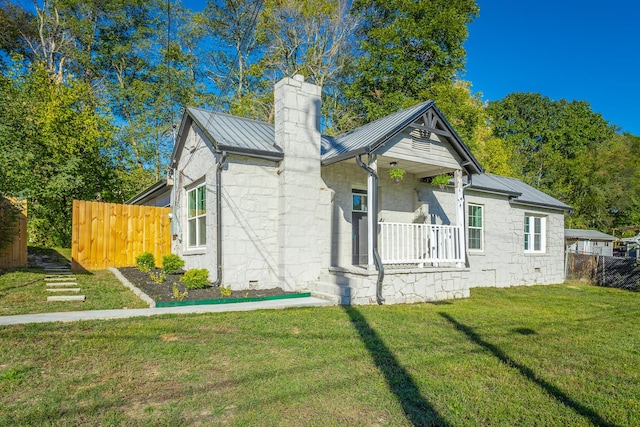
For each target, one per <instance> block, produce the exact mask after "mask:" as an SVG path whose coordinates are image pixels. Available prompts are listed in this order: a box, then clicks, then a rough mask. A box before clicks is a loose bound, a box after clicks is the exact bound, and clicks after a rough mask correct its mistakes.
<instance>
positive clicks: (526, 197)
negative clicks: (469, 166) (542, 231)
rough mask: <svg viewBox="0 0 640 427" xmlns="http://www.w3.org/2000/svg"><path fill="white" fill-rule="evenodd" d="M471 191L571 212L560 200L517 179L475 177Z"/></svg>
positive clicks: (524, 203)
mask: <svg viewBox="0 0 640 427" xmlns="http://www.w3.org/2000/svg"><path fill="white" fill-rule="evenodd" d="M470 189H471V190H476V191H481V192H488V193H498V194H504V195H507V196H509V197H510V198H511V200H510V201H511V203H515V204H521V205H528V206H540V207H546V208H552V209H560V210H563V211H571V210H572V208H571V206H569V205H567V204H565V203H563V202H561V201H560V200H558V199H556V198H554V197H551V196H549V195H548V194H545V193H543V192H542V191H540V190H538V189H535V188H533V187H532V186H530V185H528V184H525V183H524V182H522V181H520V180H519V179H516V178H508V177H506V176H498V175H491V174H488V173H484V174H479V175H473V177H472V179H471V187H470Z"/></svg>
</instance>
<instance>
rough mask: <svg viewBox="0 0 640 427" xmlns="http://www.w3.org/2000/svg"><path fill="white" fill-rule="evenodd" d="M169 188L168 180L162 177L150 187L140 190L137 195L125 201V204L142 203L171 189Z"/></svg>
mask: <svg viewBox="0 0 640 427" xmlns="http://www.w3.org/2000/svg"><path fill="white" fill-rule="evenodd" d="M169 189H170V186H168V185H167V180H166V179H161V180H160V181H158V182H156V183H154V184H152V185H150V186H149V187H147V188H145V189H144V190H142V191H141V192H139V193H138V194H136V195H135V196H133V197H132V198H130V199H129V200H127V201H126V202H124V204H125V205H140V204H143V203H145V202H147V201H148V200H150V199H152V198H154V197H157V196H159V195H160V194H162V193H164V192H166V191H169Z"/></svg>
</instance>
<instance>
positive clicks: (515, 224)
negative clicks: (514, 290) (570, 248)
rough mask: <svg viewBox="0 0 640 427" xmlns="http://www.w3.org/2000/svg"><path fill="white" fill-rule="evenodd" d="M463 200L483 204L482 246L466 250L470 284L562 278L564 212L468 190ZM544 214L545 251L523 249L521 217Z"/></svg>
mask: <svg viewBox="0 0 640 427" xmlns="http://www.w3.org/2000/svg"><path fill="white" fill-rule="evenodd" d="M466 201H467V203H474V204H478V205H482V206H483V213H484V249H483V250H482V251H469V266H470V269H471V283H470V284H469V286H470V287H485V286H495V287H507V286H520V285H535V284H554V283H562V282H563V281H564V214H563V213H561V212H558V211H554V210H548V209H541V208H533V207H526V206H519V205H515V204H511V203H509V201H508V200H507V198H506V197H504V196H500V195H491V194H483V193H478V192H472V191H468V192H467V195H466ZM526 213H531V214H535V215H545V216H546V218H547V227H546V252H545V253H542V254H530V253H525V252H524V216H525V214H526Z"/></svg>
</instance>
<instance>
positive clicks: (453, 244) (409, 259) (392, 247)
mask: <svg viewBox="0 0 640 427" xmlns="http://www.w3.org/2000/svg"><path fill="white" fill-rule="evenodd" d="M378 224H379V225H380V238H379V243H378V245H379V250H380V258H382V263H383V264H413V263H417V264H423V263H441V262H447V263H448V262H455V263H458V262H463V254H462V251H461V248H460V233H462V230H461V227H458V226H452V225H432V224H405V223H399V222H380V223H378Z"/></svg>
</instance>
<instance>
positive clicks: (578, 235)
mask: <svg viewBox="0 0 640 427" xmlns="http://www.w3.org/2000/svg"><path fill="white" fill-rule="evenodd" d="M564 238H565V239H580V240H609V241H615V240H618V238H617V237H615V236H611V235H609V234H606V233H603V232H601V231H598V230H578V229H575V228H565V229H564Z"/></svg>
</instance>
